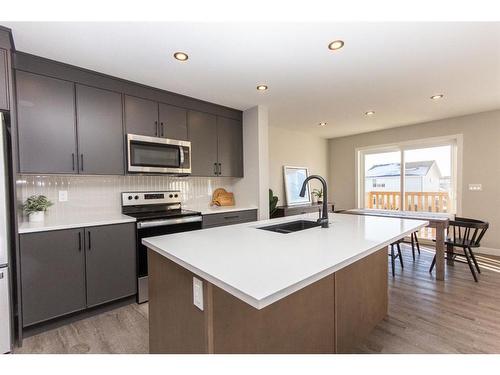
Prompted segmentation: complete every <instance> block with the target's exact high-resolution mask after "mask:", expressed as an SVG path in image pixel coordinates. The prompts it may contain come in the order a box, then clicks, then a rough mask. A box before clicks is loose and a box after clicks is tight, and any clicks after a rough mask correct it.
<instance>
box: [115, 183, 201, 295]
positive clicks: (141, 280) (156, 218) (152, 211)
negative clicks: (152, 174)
mask: <svg viewBox="0 0 500 375" xmlns="http://www.w3.org/2000/svg"><path fill="white" fill-rule="evenodd" d="M122 213H123V214H125V215H128V216H132V217H135V218H136V219H137V290H138V293H137V302H138V303H143V302H146V301H147V300H148V256H147V255H148V254H147V248H146V247H145V246H144V245H143V244H142V243H141V242H142V239H143V238H146V237H154V236H162V235H166V234H172V233H180V232H187V231H191V230H196V229H201V221H202V217H201V213H200V212H196V211H190V210H184V209H182V205H181V193H180V191H149V192H126V193H122Z"/></svg>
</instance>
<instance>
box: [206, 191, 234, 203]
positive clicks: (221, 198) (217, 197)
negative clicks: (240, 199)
mask: <svg viewBox="0 0 500 375" xmlns="http://www.w3.org/2000/svg"><path fill="white" fill-rule="evenodd" d="M211 205H212V206H214V205H215V206H234V194H233V193H229V192H227V191H226V189H222V188H219V189H215V190H214V192H213V193H212V202H211Z"/></svg>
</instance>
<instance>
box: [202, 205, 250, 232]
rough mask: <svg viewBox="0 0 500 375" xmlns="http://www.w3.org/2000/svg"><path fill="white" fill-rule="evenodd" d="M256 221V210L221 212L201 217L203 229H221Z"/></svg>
mask: <svg viewBox="0 0 500 375" xmlns="http://www.w3.org/2000/svg"><path fill="white" fill-rule="evenodd" d="M256 220H257V210H255V209H251V210H243V211H230V212H221V213H217V214H207V215H203V228H215V227H223V226H226V225H232V224H241V223H249V222H251V221H256Z"/></svg>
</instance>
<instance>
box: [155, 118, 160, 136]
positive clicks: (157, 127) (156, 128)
mask: <svg viewBox="0 0 500 375" xmlns="http://www.w3.org/2000/svg"><path fill="white" fill-rule="evenodd" d="M158 133H159V126H158V121H155V136H156V137H158Z"/></svg>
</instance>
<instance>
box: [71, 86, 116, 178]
mask: <svg viewBox="0 0 500 375" xmlns="http://www.w3.org/2000/svg"><path fill="white" fill-rule="evenodd" d="M76 114H77V124H78V153H79V156H78V166H79V171H80V173H82V174H123V172H124V165H125V162H124V158H123V148H124V144H123V121H122V119H123V113H122V95H121V94H119V93H116V92H112V91H107V90H101V89H96V88H94V87H89V86H83V85H76Z"/></svg>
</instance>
